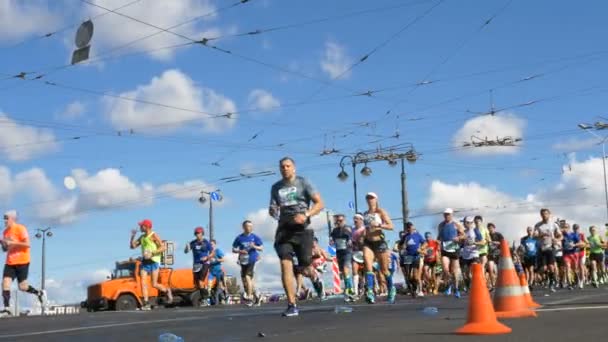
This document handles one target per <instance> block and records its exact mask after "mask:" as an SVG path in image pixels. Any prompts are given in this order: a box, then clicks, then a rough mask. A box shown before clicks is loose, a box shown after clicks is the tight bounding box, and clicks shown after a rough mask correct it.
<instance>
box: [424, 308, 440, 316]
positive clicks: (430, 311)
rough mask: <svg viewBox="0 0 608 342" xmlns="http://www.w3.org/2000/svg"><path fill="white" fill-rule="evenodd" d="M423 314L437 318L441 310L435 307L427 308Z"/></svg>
mask: <svg viewBox="0 0 608 342" xmlns="http://www.w3.org/2000/svg"><path fill="white" fill-rule="evenodd" d="M422 313H423V314H425V315H427V316H435V315H436V314H438V313H439V309H437V308H436V307H434V306H427V307H426V308H424V309H422Z"/></svg>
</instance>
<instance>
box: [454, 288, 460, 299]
mask: <svg viewBox="0 0 608 342" xmlns="http://www.w3.org/2000/svg"><path fill="white" fill-rule="evenodd" d="M454 297H456V298H460V291H459V290H455V291H454Z"/></svg>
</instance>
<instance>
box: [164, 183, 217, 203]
mask: <svg viewBox="0 0 608 342" xmlns="http://www.w3.org/2000/svg"><path fill="white" fill-rule="evenodd" d="M209 189H211V185H209V184H207V183H205V182H203V181H202V180H198V179H197V180H190V181H186V182H183V183H181V184H178V183H168V184H163V185H161V186H159V187H158V191H157V192H158V193H159V194H162V195H166V196H170V197H172V198H176V199H182V200H197V199H198V198H199V197H200V196H201V190H209Z"/></svg>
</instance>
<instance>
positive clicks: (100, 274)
mask: <svg viewBox="0 0 608 342" xmlns="http://www.w3.org/2000/svg"><path fill="white" fill-rule="evenodd" d="M110 274H112V271H111V270H109V269H99V270H94V271H85V272H78V273H75V274H73V275H71V276H68V277H65V278H62V279H56V278H54V277H53V275H51V276H50V277H49V278H47V279H46V290H47V298H48V300H49V304H51V305H53V304H59V305H61V304H80V302H82V301H83V300H85V299H86V297H87V287H88V286H89V285H93V284H96V283H99V282H102V281H105V280H106V277H107V276H109V275H110Z"/></svg>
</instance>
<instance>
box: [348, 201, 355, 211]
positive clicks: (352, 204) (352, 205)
mask: <svg viewBox="0 0 608 342" xmlns="http://www.w3.org/2000/svg"><path fill="white" fill-rule="evenodd" d="M348 208H349V209H351V210H354V209H355V203H353V201H348Z"/></svg>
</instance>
